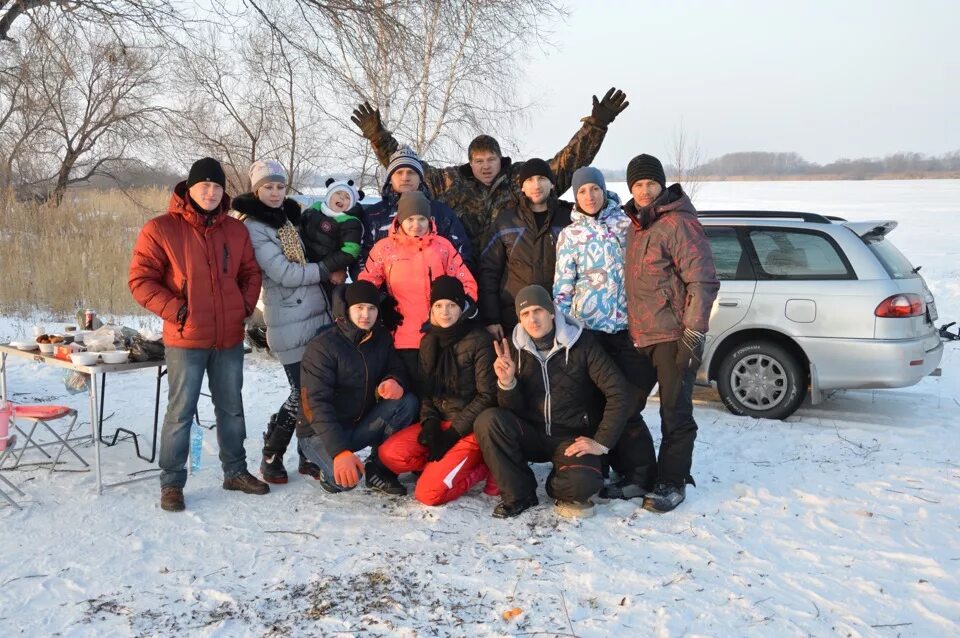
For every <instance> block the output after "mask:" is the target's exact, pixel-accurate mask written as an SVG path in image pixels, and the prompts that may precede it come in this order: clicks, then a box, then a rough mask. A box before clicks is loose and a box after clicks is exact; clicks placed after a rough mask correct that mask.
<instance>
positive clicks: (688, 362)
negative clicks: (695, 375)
mask: <svg viewBox="0 0 960 638" xmlns="http://www.w3.org/2000/svg"><path fill="white" fill-rule="evenodd" d="M703 340H704V335H703V333H702V332H697V331H696V330H691V329H690V328H684V329H683V335H681V336H680V339H679V341H677V367H678V368H680V374H681V375H686V374H687V372H689V371H690V370H694V371H695V370H696V369H697V368H699V367H700V358H701V357H702V356H703Z"/></svg>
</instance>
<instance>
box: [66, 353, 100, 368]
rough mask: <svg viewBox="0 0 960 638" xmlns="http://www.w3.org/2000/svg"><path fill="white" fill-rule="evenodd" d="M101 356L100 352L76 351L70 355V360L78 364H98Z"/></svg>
mask: <svg viewBox="0 0 960 638" xmlns="http://www.w3.org/2000/svg"><path fill="white" fill-rule="evenodd" d="M99 358H100V353H99V352H74V353H72V354H71V355H70V360H71V361H73V362H74V363H75V364H77V365H78V366H92V365H96V363H97V359H99Z"/></svg>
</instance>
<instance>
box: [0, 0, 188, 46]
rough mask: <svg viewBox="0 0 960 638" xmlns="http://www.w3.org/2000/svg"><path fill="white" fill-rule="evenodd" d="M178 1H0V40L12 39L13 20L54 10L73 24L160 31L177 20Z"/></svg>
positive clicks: (179, 16) (20, 20) (21, 20)
mask: <svg viewBox="0 0 960 638" xmlns="http://www.w3.org/2000/svg"><path fill="white" fill-rule="evenodd" d="M178 4H179V3H177V2H170V1H169V0H0V41H3V40H11V39H12V38H11V35H10V32H11V30H12V29H13V25H14V23H15V22H23V21H25V20H24V19H29V18H31V17H34V16H36V15H39V14H42V13H43V12H44V11H57V12H58V13H60V15H61V17H62V18H66V19H69V20H70V21H71V22H72V23H74V24H77V25H80V24H86V25H91V26H99V27H106V28H107V29H109V30H111V31H114V32H115V33H116V32H117V30H120V29H134V30H138V31H153V32H155V33H160V32H163V31H164V29H165V28H166V27H167V26H168V25H170V24H176V23H177V22H178V21H179V20H180V18H181V14H180V11H179V9H178V6H177V5H178Z"/></svg>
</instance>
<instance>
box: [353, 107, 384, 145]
mask: <svg viewBox="0 0 960 638" xmlns="http://www.w3.org/2000/svg"><path fill="white" fill-rule="evenodd" d="M350 120H351V121H352V122H353V123H354V124H356V125H357V126H358V127H360V130H361V131H362V132H363V136H364V137H366V138H367V139H370V138H372V137H373V136H374V135H376V134H377V131H379V130H380V129H382V128H383V121H381V119H380V109H374V108H373V107H372V106H370V102H364V103H363V104H360V105H359V106H357V108H355V109H353V117H351V118H350Z"/></svg>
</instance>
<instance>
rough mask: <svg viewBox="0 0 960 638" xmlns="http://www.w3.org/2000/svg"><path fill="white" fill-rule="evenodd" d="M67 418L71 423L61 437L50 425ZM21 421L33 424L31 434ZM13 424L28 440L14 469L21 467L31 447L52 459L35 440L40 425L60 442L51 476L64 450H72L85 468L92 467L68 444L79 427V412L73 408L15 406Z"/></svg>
mask: <svg viewBox="0 0 960 638" xmlns="http://www.w3.org/2000/svg"><path fill="white" fill-rule="evenodd" d="M67 417H69V418H70V423H69V425H68V426H67V433H66V436H60V435H59V434H58V433H57V431H56V430H54V429H53V427H52V426H51V425H50V422H51V421H56V420H57V419H63V418H67ZM20 419H23V420H24V421H32V422H33V427H32V428H30V432H29V433H27V432H25V431H24V430H23V428H21V427H20V425H19V424H18V423H17V421H18V420H20ZM13 424H14V425H13V427H14V428H16V430H17V432H19V433H20V434H22V435H23V436H24V437H25V438H26V441H24V444H23V447H22V448H20V454H19V455H18V456H17V462H16V464H15V465H14V467H16V466H18V465H20V460H21V459H22V458H23V454H24V452H26V451H27V450H28V449H29V448H30V447H35V448H37V449H38V450H40V452H41V453H42V454H43V455H44V456H46V457H47V458H48V459H49V458H51V457H50V455H49V454H47V452H46V450H44V449H43V445H42V444H40V443H37V442H36V441H35V440H34V439H33V434H34V432H36V430H37V426H38V425H43V427H45V428H46V429H47V431H48V432H50V434H52V435H53V437H54V438H55V439H57V441H59V442H60V449H59V450H58V451H57V458H55V459H54V460H53V464H52V465H51V466H50V473H51V474H52V473H53V472H54V470H56V469H57V463H59V462H60V456H61V455H62V454H63V450H64V449H67V450H70V453H71V454H73V455H74V456H75V457H77V459H78V460H79V461H80V462H81V463H83V465H84V467H90V464H89V463H87V462H86V461H85V460H84V458H83V457H82V456H80V455H79V454H78V453H77V451H76V450H75V449H73V446H71V445H70V443H69V442H68V441H69V439H70V434H71V433H72V432H73V428H75V427H76V425H77V411H76V410H74V409H73V408H68V407H66V406H63V405H15V406H13Z"/></svg>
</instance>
